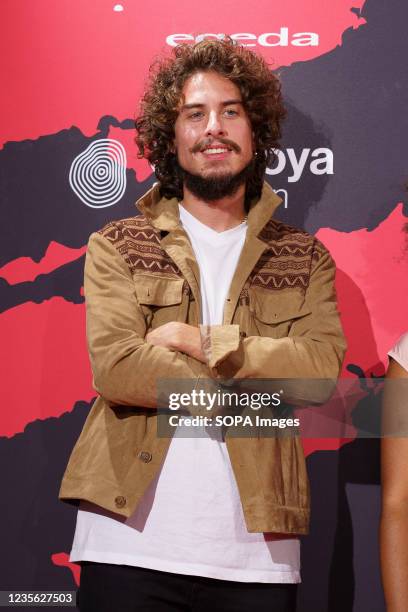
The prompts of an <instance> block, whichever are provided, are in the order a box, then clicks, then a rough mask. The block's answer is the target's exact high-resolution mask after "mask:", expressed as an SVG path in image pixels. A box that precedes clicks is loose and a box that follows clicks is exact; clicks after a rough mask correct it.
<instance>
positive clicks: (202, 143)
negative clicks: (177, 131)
mask: <svg viewBox="0 0 408 612" xmlns="http://www.w3.org/2000/svg"><path fill="white" fill-rule="evenodd" d="M213 143H214V139H213V138H206V139H205V140H201V141H200V142H198V143H197V144H196V145H194V147H192V148H191V149H190V152H191V153H199V152H201V151H204V149H205V148H206V147H208V146H210V145H212V144H213ZM218 143H220V144H225V145H227V146H228V147H230V149H232V150H233V151H235V152H236V153H240V152H241V147H240V146H239V145H237V143H236V142H234V141H233V140H229V139H228V138H217V144H218Z"/></svg>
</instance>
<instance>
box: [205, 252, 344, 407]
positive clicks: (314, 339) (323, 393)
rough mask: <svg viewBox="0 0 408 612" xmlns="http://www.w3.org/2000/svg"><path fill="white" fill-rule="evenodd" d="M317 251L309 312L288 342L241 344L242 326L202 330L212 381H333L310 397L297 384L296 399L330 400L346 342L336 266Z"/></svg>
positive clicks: (293, 328) (248, 341)
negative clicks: (215, 378) (341, 321)
mask: <svg viewBox="0 0 408 612" xmlns="http://www.w3.org/2000/svg"><path fill="white" fill-rule="evenodd" d="M319 245H320V248H319V250H320V251H321V255H320V258H319V259H318V260H317V261H314V262H313V264H312V268H311V273H310V282H309V287H308V289H307V291H306V296H305V305H306V306H308V307H309V308H308V309H309V310H310V312H309V313H308V314H306V315H304V316H303V317H300V318H298V319H295V320H294V321H293V323H292V326H291V328H290V332H289V335H288V337H285V338H280V339H274V338H269V337H268V338H267V337H259V336H250V337H248V338H240V329H239V325H218V326H212V327H208V328H202V340H203V342H202V344H203V349H204V351H205V352H206V354H207V356H208V365H209V367H210V369H211V372H212V374H213V376H214V377H222V378H229V379H231V378H240V379H245V378H264V379H303V380H305V379H313V378H314V379H327V380H328V379H331V380H332V381H333V384H330V382H328V384H326V385H325V384H324V383H323V384H322V385H318V384H317V382H316V384H314V385H312V386H309V390H310V392H309V391H308V390H307V388H306V387H307V386H308V385H306V387H305V389H302V384H301V383H300V381H299V383H298V385H297V391H296V392H295V393H294V395H293V397H292V399H297V400H302V401H303V400H304V401H308V400H310V401H312V400H313V401H316V402H322V401H326V399H328V397H329V396H330V393H331V392H332V390H333V386H334V384H335V380H336V379H337V377H338V375H339V373H340V369H341V365H342V361H343V358H344V353H345V350H346V341H345V338H344V335H343V330H342V327H341V323H340V318H339V313H338V311H337V305H336V294H335V289H334V279H335V270H336V269H335V264H334V261H333V260H332V258H331V256H330V254H329V253H328V251H327V250H326V249H325V248H324V247H323V245H322V244H321V243H319ZM319 389H320V390H319ZM316 390H317V391H316Z"/></svg>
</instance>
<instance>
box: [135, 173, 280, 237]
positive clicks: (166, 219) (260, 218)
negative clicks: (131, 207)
mask: <svg viewBox="0 0 408 612" xmlns="http://www.w3.org/2000/svg"><path fill="white" fill-rule="evenodd" d="M281 202H282V198H280V197H279V196H277V195H276V193H275V192H274V191H273V189H272V187H271V186H270V185H269V184H268V183H267V182H266V181H264V184H263V188H262V193H261V197H260V198H259V200H253V201H252V202H251V204H250V209H249V213H248V231H249V232H250V233H251V234H253V235H255V236H257V235H258V234H259V232H260V231H261V230H262V228H263V227H264V226H265V225H266V223H268V221H269V219H270V218H271V217H272V215H273V213H274V212H275V210H276V208H277V207H278V206H279V204H281ZM136 207H137V208H138V209H139V210H140V212H141V213H142V214H144V215H145V217H146V218H147V220H148V221H149V222H150V223H151V224H152V225H153V227H155V228H157V229H159V230H163V231H167V232H169V231H171V230H174V229H176V228H178V227H179V226H180V216H179V207H178V200H177V198H171V199H170V200H169V199H167V198H163V197H161V196H160V192H159V184H158V183H155V184H154V185H153V187H152V188H151V189H149V191H147V192H146V193H145V194H144V195H143V196H142V197H141V198H140V199H139V200H137V202H136Z"/></svg>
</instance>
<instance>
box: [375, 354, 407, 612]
mask: <svg viewBox="0 0 408 612" xmlns="http://www.w3.org/2000/svg"><path fill="white" fill-rule="evenodd" d="M404 378H405V379H408V372H407V370H405V369H404V368H403V367H402V366H401V365H399V363H397V361H395V360H393V359H391V360H390V365H389V368H388V371H387V379H390V384H389V385H388V386H387V381H386V385H385V392H384V404H383V412H384V424H385V430H388V431H389V432H392V431H393V430H394V429H395V427H394V426H393V423H396V422H397V421H399V423H402V425H403V423H404V421H406V418H403V419H402V422H401V420H400V417H401V415H402V416H403V415H404V414H405V413H407V417H408V397H406V396H405V398H404V393H403V388H402V385H398V384H395V379H404ZM393 381H394V384H393ZM404 386H405V383H404ZM407 388H408V387H407ZM381 459H382V463H381V465H382V467H381V472H382V474H381V477H382V512H381V523H380V546H381V571H382V579H383V586H384V593H385V599H386V603H387V612H406V611H407V610H408V438H406V437H383V439H382V440H381Z"/></svg>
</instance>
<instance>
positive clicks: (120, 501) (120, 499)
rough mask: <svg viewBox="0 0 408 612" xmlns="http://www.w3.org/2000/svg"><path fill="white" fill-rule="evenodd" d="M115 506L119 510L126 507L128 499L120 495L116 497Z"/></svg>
mask: <svg viewBox="0 0 408 612" xmlns="http://www.w3.org/2000/svg"><path fill="white" fill-rule="evenodd" d="M115 504H116V507H117V508H123V506H126V497H123V495H118V496H117V497H115Z"/></svg>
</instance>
